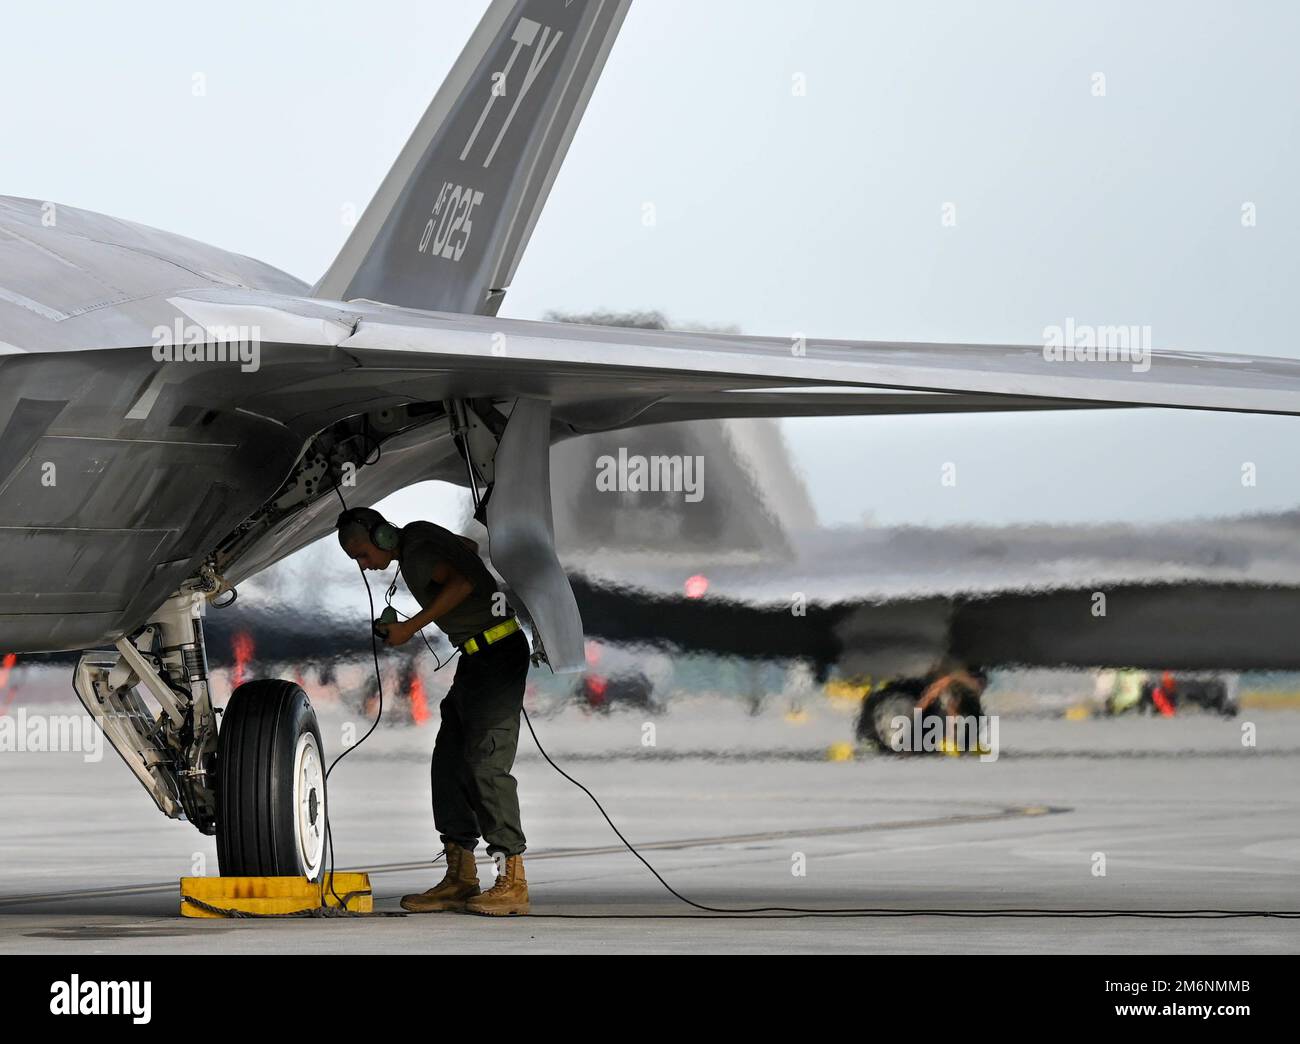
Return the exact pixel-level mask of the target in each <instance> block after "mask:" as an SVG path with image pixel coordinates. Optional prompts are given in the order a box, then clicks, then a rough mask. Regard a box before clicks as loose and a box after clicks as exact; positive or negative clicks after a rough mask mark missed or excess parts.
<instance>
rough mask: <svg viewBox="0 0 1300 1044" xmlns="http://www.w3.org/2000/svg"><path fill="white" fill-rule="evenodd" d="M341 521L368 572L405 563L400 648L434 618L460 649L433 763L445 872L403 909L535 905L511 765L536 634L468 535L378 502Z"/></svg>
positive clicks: (343, 540)
mask: <svg viewBox="0 0 1300 1044" xmlns="http://www.w3.org/2000/svg"><path fill="white" fill-rule="evenodd" d="M337 529H338V538H339V544H340V545H341V546H342V548H343V550H344V551H345V552H347V555H348V557H349V558H351V559H353V560H354V561H355V562H356V563H357V564H358V565H359V566H360V567H361V568H362V569H386V568H388V566H389V565H390V564H392V562H393V561H397V562H398V565H399V568H400V570H401V573H402V579H403V580H404V581H405V582H406V586H407V589H408V590H410V592H411V594H412V595H414V596H415V600H416V601H417V602H419V603H420V606H421V610H420V612H419V613H418V614H416V615H415V616H413V617H411V618H410V619H409V620H403V621H399V622H397V623H393V624H389V625H387V626H386V627H384V628H383V631H382V633H383V634H384V640H385V642H386V643H387V644H388V645H390V646H398V645H403V644H405V643H406V642H408V641H410V639H411V638H412V637H413V636H415V635H416V633H418V631H419V630H420V629H421V628H422V627H426V626H427V625H429V624H430V623H433V624H437V625H438V627H439V628H441V629H442V630H443V631H444V632H445V633H446V635H447V637H448V638H450V639H451V641H452V643H453V644H454V645H456V646H457V647H458V648H459V649H460V660H459V662H458V663H457V664H456V676H455V678H454V679H453V681H452V685H451V689H450V690H449V691H448V693H447V696H446V698H445V699H443V701H442V704H441V707H440V709H441V713H442V723H441V725H440V726H439V727H438V737H437V739H436V740H435V741H434V746H433V765H432V770H431V781H432V784H433V822H434V826H435V827H436V828H437V830H438V834H439V836H440V838H441V840H442V844H443V849H444V851H445V852H446V855H447V873H446V876H445V877H443V879H442V880H441V881H440V882H439V883H438V884H437V885H435V886H434V887H433V888H430V889H429V890H428V891H427V892H422V893H420V894H417V895H407V896H403V897H402V907H403V908H404V909H406V910H410V911H412V912H415V913H432V912H435V911H443V910H466V911H469V912H471V913H479V914H524V913H527V912H528V882H527V880H526V879H525V877H524V862H523V856H522V853H523V851H524V847H525V846H524V834H523V830H522V829H521V827H520V822H519V797H518V793H517V790H516V785H515V778H514V777H513V776H512V775H511V774H510V770H511V768H512V766H513V765H514V760H515V748H516V747H517V746H518V743H519V714H520V711H521V710H522V709H523V700H524V681H525V678H526V677H527V674H528V665H529V646H528V637H527V635H526V634H525V633H524V632H523V631H522V630H521V629H520V627H519V622H518V620H517V619H516V618H515V616H514V613H513V612H512V611H511V610H510V607H509V605H508V604H507V603H506V599H505V596H504V594H502V593H501V592H500V591H499V590H498V588H497V584H496V581H495V579H494V578H493V577H492V574H491V573H490V572H488V570H487V568H486V567H485V566H484V565H483V562H482V561H481V560H480V559H479V557H478V555H477V553H476V550H477V547H478V545H477V544H476V543H475V542H474V541H473V540H470V539H469V537H462V536H457V535H456V534H455V533H452V532H451V531H450V530H447V529H444V528H443V527H442V526H439V525H435V524H434V523H432V522H411V523H409V524H408V525H406V526H403V527H400V528H399V527H397V526H394V525H392V524H390V523H389V522H387V521H386V520H385V519H384V518H383V516H382V515H380V514H379V513H378V512H377V511H374V510H373V509H371V508H353V509H350V510H348V511H344V512H343V513H342V514H341V515H340V516H339V518H338V524H337ZM480 837H482V838H483V840H484V841H486V842H487V850H488V854H489V855H491V856H492V857H493V859H494V860H496V862H497V868H498V872H497V879H496V883H495V884H494V885H493V886H492V888H491V889H489V890H488V891H487V892H482V891H481V890H480V888H479V881H478V869H477V867H476V865H475V863H474V849H475V847H476V846H477V845H478V841H479V838H480Z"/></svg>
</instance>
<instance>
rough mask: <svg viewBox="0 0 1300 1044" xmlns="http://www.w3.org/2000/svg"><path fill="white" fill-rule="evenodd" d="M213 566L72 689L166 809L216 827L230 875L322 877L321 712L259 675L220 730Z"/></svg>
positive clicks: (94, 657)
mask: <svg viewBox="0 0 1300 1044" xmlns="http://www.w3.org/2000/svg"><path fill="white" fill-rule="evenodd" d="M218 589H219V588H218V586H217V584H216V583H215V582H214V580H213V578H212V577H211V576H202V577H200V578H199V579H197V580H193V581H190V582H188V583H187V584H185V585H184V586H182V588H181V589H180V591H178V592H177V593H176V594H174V595H173V596H172V597H171V598H169V599H168V600H167V601H166V602H164V603H163V605H162V606H161V607H160V608H159V610H158V611H157V613H155V614H154V618H153V619H152V620H151V621H150V622H149V623H148V624H147V625H146V626H144V627H142V628H141V629H140V630H139V631H137V632H135V633H134V634H133V635H131V636H130V637H129V638H120V639H118V640H117V642H115V643H114V645H115V648H116V652H117V655H116V656H112V655H107V656H106V655H105V654H103V653H88V654H87V655H85V656H83V657H82V658H81V661H80V662H79V663H78V664H77V670H76V676H75V680H74V682H73V688H74V689H75V690H76V693H77V696H78V697H79V698H80V700H81V702H82V704H83V705H84V706H85V708H86V710H87V711H88V712H89V713H90V715H91V717H93V718H94V719H95V721H96V722H97V723H98V725H99V727H100V728H101V729H102V730H103V733H104V735H105V736H106V737H107V738H108V740H109V742H110V743H112V745H113V747H114V749H115V750H116V751H117V752H118V754H119V755H121V757H122V760H123V761H125V762H126V764H127V766H128V767H129V768H130V769H131V771H132V772H133V773H135V776H136V778H137V779H139V780H140V782H141V783H142V784H143V785H144V788H145V789H146V790H147V791H148V792H149V794H150V796H151V797H152V798H153V799H154V802H155V804H157V806H158V808H159V809H160V810H161V811H162V812H163V814H164V815H166V816H168V817H170V818H172V819H188V820H189V821H190V822H191V823H193V824H194V826H195V827H196V828H197V829H198V830H199V831H200V833H204V834H215V835H216V837H217V857H218V862H219V863H220V867H221V874H222V875H223V876H226V877H251V876H270V877H284V876H291V877H299V876H301V877H307V878H309V879H312V880H315V879H317V878H319V877H320V874H321V870H322V868H323V866H324V862H325V808H326V805H325V758H324V753H323V751H324V748H323V746H322V744H321V738H320V728H319V726H318V725H317V723H316V712H315V711H314V710H313V709H312V706H311V701H310V700H309V699H308V698H307V694H306V693H305V692H303V691H302V689H301V688H299V687H298V686H297V685H295V684H293V683H292V682H287V681H278V680H264V681H253V682H248V683H246V684H244V685H241V686H240V687H239V688H238V689H236V690H235V691H234V692H233V693H232V694H231V697H230V701H229V703H228V704H227V706H226V709H225V714H224V716H223V718H222V723H221V728H220V730H219V732H218V729H217V715H216V712H215V711H214V709H213V707H212V700H211V696H210V694H209V691H208V661H207V654H206V652H205V650H204V646H203V612H204V607H205V605H206V599H207V596H208V595H209V594H212V593H214V592H216V591H217V590H218Z"/></svg>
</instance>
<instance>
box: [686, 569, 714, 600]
mask: <svg viewBox="0 0 1300 1044" xmlns="http://www.w3.org/2000/svg"><path fill="white" fill-rule="evenodd" d="M708 589H709V578H708V577H707V576H703V575H701V574H700V573H696V574H695V575H694V576H692V577H688V578H687V580H686V597H687V598H703V597H704V592H705V591H707V590H708Z"/></svg>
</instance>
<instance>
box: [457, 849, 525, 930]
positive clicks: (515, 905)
mask: <svg viewBox="0 0 1300 1044" xmlns="http://www.w3.org/2000/svg"><path fill="white" fill-rule="evenodd" d="M465 912H466V913H476V914H489V915H491V916H494V917H501V916H504V915H506V914H526V913H527V912H528V881H527V880H526V879H525V878H524V857H523V856H517V855H512V856H507V857H506V865H505V867H504V868H503V869H502V871H501V872H500V873H499V874H497V883H496V884H494V885H493V886H492V887H491V888H489V889H488V890H487V891H486V892H484V893H483V894H482V895H479V896H475V897H474V898H473V899H471V900H469V902H467V903H466V904H465Z"/></svg>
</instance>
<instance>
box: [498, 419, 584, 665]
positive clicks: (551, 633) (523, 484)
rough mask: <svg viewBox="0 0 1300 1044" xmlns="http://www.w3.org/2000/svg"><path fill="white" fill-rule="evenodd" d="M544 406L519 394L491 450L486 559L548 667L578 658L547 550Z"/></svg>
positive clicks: (571, 617)
mask: <svg viewBox="0 0 1300 1044" xmlns="http://www.w3.org/2000/svg"><path fill="white" fill-rule="evenodd" d="M550 452H551V406H550V403H548V402H545V401H542V400H540V399H520V400H519V401H518V402H516V403H515V407H514V409H513V410H512V411H511V413H510V422H509V423H508V424H507V425H506V430H505V433H504V434H503V435H502V436H501V444H500V446H499V447H498V449H497V455H496V485H495V486H494V487H493V492H492V496H491V498H490V499H489V500H488V504H487V528H488V534H489V553H490V554H491V557H492V564H493V566H495V567H496V570H497V572H499V573H500V574H501V576H502V577H503V578H504V579H505V581H506V583H508V584H509V585H510V587H511V588H512V589H513V590H514V592H515V594H516V595H517V596H518V597H519V598H520V599H521V600H522V601H523V603H524V607H525V608H526V609H527V611H528V615H529V617H530V618H531V619H532V621H533V627H534V628H535V630H536V631H537V634H538V636H539V637H540V638H541V640H542V643H543V645H544V646H545V647H546V656H547V662H549V663H550V665H551V670H553V671H554V672H555V673H556V674H565V673H569V672H572V671H580V670H582V669H583V668H584V667H585V666H586V658H585V655H584V651H583V640H582V617H581V616H580V615H579V613H578V603H577V600H576V599H575V598H574V597H573V588H572V587H570V586H569V578H568V577H567V576H565V574H564V569H563V568H562V567H561V566H560V562H559V559H558V558H556V555H555V530H554V527H553V525H552V521H551V468H550Z"/></svg>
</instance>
